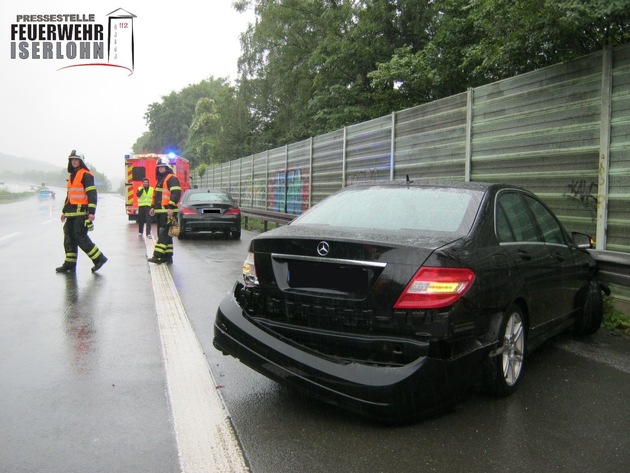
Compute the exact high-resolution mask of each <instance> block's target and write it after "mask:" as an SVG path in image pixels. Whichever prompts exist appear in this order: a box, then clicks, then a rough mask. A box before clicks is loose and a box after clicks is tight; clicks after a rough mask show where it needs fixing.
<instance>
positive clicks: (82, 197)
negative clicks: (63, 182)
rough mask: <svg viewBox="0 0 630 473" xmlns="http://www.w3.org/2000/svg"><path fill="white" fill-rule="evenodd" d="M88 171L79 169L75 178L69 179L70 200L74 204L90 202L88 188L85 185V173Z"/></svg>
mask: <svg viewBox="0 0 630 473" xmlns="http://www.w3.org/2000/svg"><path fill="white" fill-rule="evenodd" d="M86 172H87V171H86V170H85V169H79V170H78V171H77V173H76V174H75V175H74V178H73V179H68V202H69V203H71V204H72V205H85V204H87V203H88V196H87V189H85V188H84V187H83V182H82V181H83V174H85V173H86Z"/></svg>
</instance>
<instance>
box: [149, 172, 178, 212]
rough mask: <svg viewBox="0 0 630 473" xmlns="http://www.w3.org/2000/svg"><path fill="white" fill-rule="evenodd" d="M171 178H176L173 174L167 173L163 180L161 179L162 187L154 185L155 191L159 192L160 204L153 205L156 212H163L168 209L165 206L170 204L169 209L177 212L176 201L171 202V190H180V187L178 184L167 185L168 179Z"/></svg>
mask: <svg viewBox="0 0 630 473" xmlns="http://www.w3.org/2000/svg"><path fill="white" fill-rule="evenodd" d="M171 178H175V179H176V180H177V178H176V177H175V175H174V174H168V175H167V176H166V177H165V178H164V180H163V181H162V187H156V188H155V190H156V192H159V193H160V195H161V200H160V205H161V208H159V207H157V205H156V206H154V210H155V212H156V213H164V212H166V211H167V210H168V209H167V207H168V206H169V205H170V206H172V207H173V208H172V209H171V210H173V211H174V212H177V210H178V209H177V202H173V201H172V200H171V192H172V191H175V190H179V191H181V187H180V186H178V185H177V186H172V187H171V186H169V185H168V181H169V180H170V179H171Z"/></svg>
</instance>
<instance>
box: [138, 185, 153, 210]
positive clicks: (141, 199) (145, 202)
mask: <svg viewBox="0 0 630 473" xmlns="http://www.w3.org/2000/svg"><path fill="white" fill-rule="evenodd" d="M151 205H153V187H150V186H149V187H144V186H143V187H141V188H140V189H138V207H151Z"/></svg>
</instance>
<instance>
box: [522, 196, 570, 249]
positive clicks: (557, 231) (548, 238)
mask: <svg viewBox="0 0 630 473" xmlns="http://www.w3.org/2000/svg"><path fill="white" fill-rule="evenodd" d="M525 200H526V201H527V204H528V205H529V208H530V209H532V212H533V214H534V217H535V218H536V222H537V223H538V226H539V227H540V230H541V232H542V235H543V239H544V241H545V242H546V243H560V244H565V243H566V242H565V241H564V232H563V231H562V228H561V227H560V224H559V223H558V221H557V220H556V218H555V217H554V216H553V215H552V213H551V212H550V211H549V210H548V209H547V208H546V207H545V206H544V205H543V204H541V203H540V202H538V201H537V200H536V199H533V198H532V197H529V196H525Z"/></svg>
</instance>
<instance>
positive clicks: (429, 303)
mask: <svg viewBox="0 0 630 473" xmlns="http://www.w3.org/2000/svg"><path fill="white" fill-rule="evenodd" d="M474 280H475V273H473V272H472V271H471V270H470V269H467V268H430V267H422V268H420V269H419V270H418V272H417V273H416V274H415V275H414V277H413V278H411V281H409V284H407V287H406V288H405V290H404V291H403V293H402V294H401V295H400V297H399V298H398V300H397V301H396V304H395V305H394V308H395V309H435V308H439V307H446V306H448V305H451V304H453V303H455V302H456V301H457V300H458V299H459V298H460V297H462V296H463V295H464V294H465V293H466V291H468V289H469V288H470V286H471V285H472V283H473V281H474Z"/></svg>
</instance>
